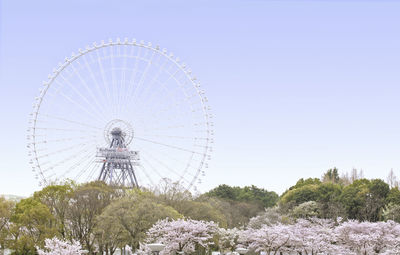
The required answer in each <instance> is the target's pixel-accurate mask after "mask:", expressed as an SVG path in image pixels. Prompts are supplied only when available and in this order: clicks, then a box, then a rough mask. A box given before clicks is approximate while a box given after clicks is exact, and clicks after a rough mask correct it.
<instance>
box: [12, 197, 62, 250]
mask: <svg viewBox="0 0 400 255" xmlns="http://www.w3.org/2000/svg"><path fill="white" fill-rule="evenodd" d="M11 222H12V223H13V225H12V227H11V229H10V232H11V233H12V235H13V236H14V238H15V239H16V242H15V243H14V244H13V246H12V248H13V250H15V252H16V253H17V254H24V253H29V254H30V253H33V252H34V250H35V248H34V246H35V245H40V246H41V245H42V244H43V243H44V240H45V239H46V238H49V237H53V236H54V235H56V233H57V230H56V229H55V228H54V224H53V223H54V217H53V215H52V214H51V212H50V210H49V208H47V206H46V205H44V204H42V203H40V202H39V201H37V200H35V199H33V198H27V199H22V200H21V201H20V202H18V203H17V204H16V206H15V209H14V213H13V215H12V217H11Z"/></svg>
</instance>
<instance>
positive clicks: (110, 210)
mask: <svg viewBox="0 0 400 255" xmlns="http://www.w3.org/2000/svg"><path fill="white" fill-rule="evenodd" d="M180 217H182V215H180V214H179V213H178V212H177V211H176V210H174V209H173V208H172V207H169V206H165V205H163V204H160V203H157V199H156V198H155V197H154V195H152V194H151V193H149V192H142V191H139V190H136V191H134V192H133V193H132V194H130V195H128V196H126V197H123V198H121V199H118V200H116V201H114V202H112V203H111V204H110V205H108V206H107V207H106V208H105V209H104V211H103V213H102V214H101V215H100V216H98V217H97V219H96V222H97V224H96V231H95V232H96V235H97V240H98V243H99V244H101V246H103V247H104V248H105V249H104V250H107V254H108V252H109V254H113V252H114V251H115V249H116V248H117V247H120V248H121V247H124V246H125V245H129V246H131V247H133V248H138V247H139V243H140V242H141V241H143V240H144V238H145V235H146V231H147V230H149V229H150V228H151V226H152V225H153V224H155V223H156V222H157V221H158V220H161V219H165V218H170V219H177V218H180Z"/></svg>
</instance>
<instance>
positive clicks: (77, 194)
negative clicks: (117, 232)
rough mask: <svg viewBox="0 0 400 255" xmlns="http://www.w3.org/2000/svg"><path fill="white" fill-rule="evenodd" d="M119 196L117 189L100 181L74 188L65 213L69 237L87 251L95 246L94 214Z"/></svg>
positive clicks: (95, 223) (100, 211) (99, 212)
mask: <svg viewBox="0 0 400 255" xmlns="http://www.w3.org/2000/svg"><path fill="white" fill-rule="evenodd" d="M119 196H120V194H119V193H118V190H117V189H114V188H112V187H110V186H107V185H106V184H104V183H102V182H91V183H87V184H83V185H81V186H78V187H77V188H76V189H75V190H74V192H73V194H72V196H71V199H70V201H69V208H68V213H67V220H68V228H69V231H70V232H71V238H72V239H74V240H78V241H79V242H80V243H81V244H83V245H84V246H85V248H86V249H87V250H88V251H89V253H91V252H93V251H94V248H95V246H94V245H95V239H94V235H93V231H94V230H95V228H96V226H97V221H96V216H97V215H100V214H101V213H102V211H103V209H104V208H105V207H106V206H108V205H109V204H110V203H111V202H112V201H113V199H115V198H117V197H119Z"/></svg>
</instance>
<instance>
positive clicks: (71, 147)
mask: <svg viewBox="0 0 400 255" xmlns="http://www.w3.org/2000/svg"><path fill="white" fill-rule="evenodd" d="M94 141H96V140H95V139H90V140H86V141H85V142H83V143H78V144H75V145H72V146H69V147H67V148H63V149H60V150H56V151H51V152H48V153H46V154H43V155H40V156H38V157H36V158H38V159H39V158H44V157H48V156H52V155H55V154H58V153H61V152H65V151H69V150H71V149H75V148H80V147H81V146H84V145H87V144H88V143H90V142H93V143H90V144H94Z"/></svg>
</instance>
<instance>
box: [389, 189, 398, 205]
mask: <svg viewBox="0 0 400 255" xmlns="http://www.w3.org/2000/svg"><path fill="white" fill-rule="evenodd" d="M386 203H387V204H390V203H392V204H396V205H400V190H399V188H398V187H394V188H391V189H390V191H389V194H388V195H387V197H386Z"/></svg>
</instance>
